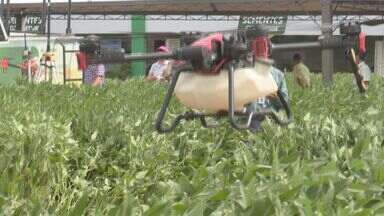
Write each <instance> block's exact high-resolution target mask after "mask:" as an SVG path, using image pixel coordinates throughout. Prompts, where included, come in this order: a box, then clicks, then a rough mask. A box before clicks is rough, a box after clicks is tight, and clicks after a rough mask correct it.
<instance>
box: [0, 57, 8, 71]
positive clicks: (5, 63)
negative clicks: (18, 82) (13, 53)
mask: <svg viewBox="0 0 384 216" xmlns="http://www.w3.org/2000/svg"><path fill="white" fill-rule="evenodd" d="M8 67H9V61H8V58H6V57H5V58H3V59H1V68H3V69H4V70H8Z"/></svg>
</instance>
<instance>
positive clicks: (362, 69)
mask: <svg viewBox="0 0 384 216" xmlns="http://www.w3.org/2000/svg"><path fill="white" fill-rule="evenodd" d="M366 59H367V56H366V54H362V55H361V56H359V55H357V56H356V63H357V64H358V67H359V74H360V76H361V77H362V80H361V81H362V84H363V87H364V89H365V90H367V89H368V85H369V82H370V81H371V73H372V72H371V69H370V68H369V66H368V65H367V63H365V61H366Z"/></svg>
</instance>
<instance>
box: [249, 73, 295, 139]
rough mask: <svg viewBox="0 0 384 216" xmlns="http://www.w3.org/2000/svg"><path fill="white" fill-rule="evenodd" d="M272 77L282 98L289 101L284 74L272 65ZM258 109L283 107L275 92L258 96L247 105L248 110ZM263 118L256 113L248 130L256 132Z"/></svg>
mask: <svg viewBox="0 0 384 216" xmlns="http://www.w3.org/2000/svg"><path fill="white" fill-rule="evenodd" d="M271 74H272V77H273V79H274V80H275V82H276V84H277V87H278V91H279V92H280V93H281V95H282V96H283V98H284V100H285V101H286V102H287V103H289V94H288V87H287V82H286V80H285V76H284V74H283V72H282V71H281V70H279V69H278V68H276V67H274V66H273V67H272V71H271ZM260 109H273V110H275V111H280V110H282V109H283V105H282V103H281V102H280V99H279V97H278V95H277V93H274V94H271V95H268V96H267V97H263V98H259V99H258V100H257V101H255V102H253V103H251V104H250V105H248V106H247V110H248V111H255V112H257V110H260ZM264 120H265V116H264V115H256V116H254V117H253V118H252V121H251V124H250V127H249V130H250V131H251V132H253V133H257V132H259V131H260V130H261V123H262V122H263V121H264Z"/></svg>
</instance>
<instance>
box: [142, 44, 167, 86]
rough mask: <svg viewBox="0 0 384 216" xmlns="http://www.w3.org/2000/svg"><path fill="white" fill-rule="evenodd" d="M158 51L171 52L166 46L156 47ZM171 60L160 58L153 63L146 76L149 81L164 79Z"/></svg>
mask: <svg viewBox="0 0 384 216" xmlns="http://www.w3.org/2000/svg"><path fill="white" fill-rule="evenodd" d="M156 51H157V52H170V51H169V49H168V48H167V47H165V46H161V47H159V48H157V49H156ZM169 65H170V61H169V60H165V59H159V60H158V61H157V62H155V63H153V64H152V66H151V69H150V70H149V73H148V76H147V77H146V79H147V80H149V81H164V80H165V76H166V72H167V70H169Z"/></svg>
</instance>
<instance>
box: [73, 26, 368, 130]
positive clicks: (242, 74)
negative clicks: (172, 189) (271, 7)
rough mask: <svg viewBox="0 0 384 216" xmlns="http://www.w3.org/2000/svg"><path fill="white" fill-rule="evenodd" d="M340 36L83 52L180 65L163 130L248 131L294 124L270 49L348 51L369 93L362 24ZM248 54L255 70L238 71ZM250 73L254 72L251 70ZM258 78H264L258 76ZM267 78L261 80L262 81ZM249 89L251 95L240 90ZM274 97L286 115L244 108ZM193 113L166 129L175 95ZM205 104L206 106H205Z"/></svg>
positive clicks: (93, 43)
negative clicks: (265, 123) (184, 124)
mask: <svg viewBox="0 0 384 216" xmlns="http://www.w3.org/2000/svg"><path fill="white" fill-rule="evenodd" d="M341 34H342V36H341V37H333V38H331V39H328V40H325V39H322V38H320V39H319V40H318V41H316V42H305V43H293V44H271V43H270V41H269V38H268V36H267V33H266V32H263V31H256V30H249V29H248V30H245V31H237V32H236V33H228V34H226V33H214V34H211V35H208V36H204V37H202V38H194V39H192V40H191V38H188V39H189V40H191V43H190V44H189V45H188V46H185V47H181V48H178V49H175V50H173V51H172V52H169V53H143V54H133V55H127V54H124V53H121V52H117V51H110V50H109V51H105V50H104V51H103V50H101V49H100V45H99V42H98V40H97V39H95V38H93V39H92V38H91V39H88V40H84V41H83V42H82V45H81V48H80V50H81V51H82V52H85V51H86V50H92V52H95V51H97V55H94V56H95V57H94V58H93V59H88V61H89V62H94V63H122V62H127V61H133V60H145V59H160V58H163V59H174V60H178V61H181V62H182V64H179V65H178V66H177V67H176V68H175V69H174V71H173V74H172V79H171V82H170V85H169V87H168V91H167V93H166V96H165V98H164V101H163V104H162V106H161V109H160V111H159V113H158V116H157V119H156V122H155V127H156V129H157V131H158V132H160V133H166V132H171V131H173V130H174V129H175V128H176V127H177V126H178V125H179V124H180V122H181V121H183V120H184V121H191V120H199V121H200V122H201V124H202V126H203V127H207V128H210V127H215V126H217V125H215V124H209V123H208V121H207V119H208V118H217V119H219V118H228V119H229V122H230V124H231V126H232V127H234V128H236V129H248V128H249V127H250V123H251V120H252V119H253V118H254V117H255V116H257V115H259V116H260V115H262V116H268V117H270V118H271V119H272V120H273V121H274V122H275V123H277V124H278V125H281V126H286V125H288V124H290V123H291V122H292V119H293V117H292V112H291V110H290V106H289V103H288V102H287V101H285V99H284V98H283V96H282V94H281V93H280V92H279V90H278V88H277V85H276V83H275V82H274V80H273V78H272V76H271V74H270V69H271V67H272V61H271V60H269V59H268V57H269V56H270V53H271V51H272V50H273V51H282V50H292V49H303V48H314V47H320V48H324V49H334V48H340V47H343V48H345V49H346V57H347V58H348V59H349V61H350V63H351V65H352V68H353V73H354V74H355V78H356V80H357V84H358V86H359V90H360V92H364V91H365V90H364V88H363V86H362V83H361V76H360V75H359V73H358V68H357V64H356V61H355V51H354V50H358V52H366V50H365V35H364V34H363V33H362V32H361V28H360V25H351V24H350V25H343V26H341ZM248 53H252V54H253V57H254V60H255V62H254V65H253V66H252V67H251V68H238V67H237V64H238V62H239V61H241V60H244V59H245V58H246V55H247V54H248ZM250 71H251V72H250ZM255 74H258V75H260V76H259V77H255ZM260 77H262V78H260ZM244 86H246V87H248V88H246V89H248V90H249V89H251V91H248V93H247V92H245V91H243V90H241V89H244V88H243V87H244ZM271 93H275V94H276V95H277V97H278V100H279V101H280V103H281V105H282V107H283V110H284V112H285V117H282V116H281V115H278V114H277V113H276V112H275V111H274V110H272V109H265V110H259V111H257V112H247V111H245V109H244V107H245V106H246V105H247V104H249V103H251V102H253V101H255V100H256V99H258V98H260V97H266V96H267V95H269V94H271ZM174 95H175V96H176V97H177V99H178V100H179V101H180V102H181V103H182V104H183V105H184V106H186V107H187V108H189V109H190V111H187V112H186V113H184V114H180V115H178V116H177V117H176V118H175V119H174V120H173V121H172V123H171V124H170V125H169V126H168V127H166V126H164V124H163V123H164V118H165V116H166V113H167V110H168V107H169V104H170V100H171V98H172V97H173V96H174ZM202 101H204V102H202Z"/></svg>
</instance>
